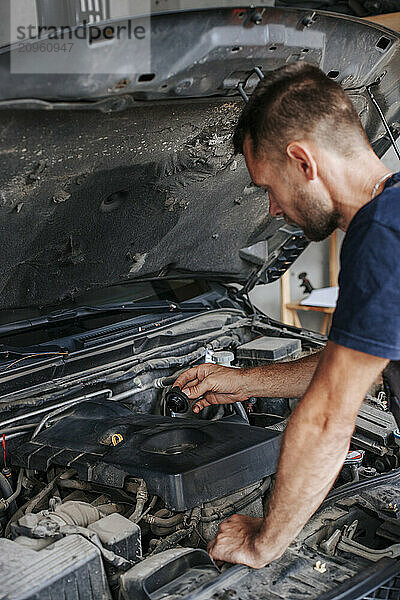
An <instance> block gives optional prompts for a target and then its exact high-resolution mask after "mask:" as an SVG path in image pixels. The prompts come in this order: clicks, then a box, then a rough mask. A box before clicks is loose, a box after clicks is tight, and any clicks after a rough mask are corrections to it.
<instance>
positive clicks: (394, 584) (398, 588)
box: [363, 576, 400, 600]
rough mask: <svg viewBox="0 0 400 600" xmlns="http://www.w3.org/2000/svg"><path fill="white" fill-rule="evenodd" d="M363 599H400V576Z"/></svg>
mask: <svg viewBox="0 0 400 600" xmlns="http://www.w3.org/2000/svg"><path fill="white" fill-rule="evenodd" d="M363 600H400V576H398V577H393V579H391V580H390V581H388V582H387V583H385V584H384V585H381V587H379V588H378V589H376V590H375V591H373V592H370V593H369V594H367V596H364V598H363Z"/></svg>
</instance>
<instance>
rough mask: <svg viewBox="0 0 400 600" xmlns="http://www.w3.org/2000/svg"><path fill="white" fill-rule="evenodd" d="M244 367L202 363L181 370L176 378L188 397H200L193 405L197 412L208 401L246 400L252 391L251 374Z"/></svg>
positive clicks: (211, 402) (214, 402)
mask: <svg viewBox="0 0 400 600" xmlns="http://www.w3.org/2000/svg"><path fill="white" fill-rule="evenodd" d="M248 373H249V371H247V370H246V369H233V368H231V367H221V366H220V365H213V364H209V363H205V364H203V365H199V366H198V367H193V368H192V369H189V370H188V371H185V372H184V373H182V374H181V375H180V376H179V377H178V379H177V380H176V381H175V383H174V386H178V387H180V388H181V390H182V391H183V392H184V393H185V394H186V395H187V396H188V397H189V398H190V399H191V400H196V398H200V396H202V398H201V399H200V400H199V401H198V402H196V403H195V404H194V405H193V412H195V413H198V412H200V411H201V410H202V409H203V408H205V407H206V406H210V405H211V404H232V403H233V402H242V401H243V400H247V399H248V398H250V397H251V396H252V395H253V394H252V392H251V383H252V376H251V375H250V376H249V375H248Z"/></svg>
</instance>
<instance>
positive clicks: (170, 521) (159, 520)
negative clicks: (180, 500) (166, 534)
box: [143, 513, 185, 529]
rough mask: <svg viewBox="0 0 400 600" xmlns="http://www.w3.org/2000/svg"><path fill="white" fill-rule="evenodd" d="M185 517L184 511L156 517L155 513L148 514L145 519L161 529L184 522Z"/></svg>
mask: <svg viewBox="0 0 400 600" xmlns="http://www.w3.org/2000/svg"><path fill="white" fill-rule="evenodd" d="M184 518H185V515H184V513H179V514H177V515H173V516H172V517H156V516H154V515H146V516H144V517H143V521H145V523H148V524H149V525H155V526H156V527H160V528H161V529H171V528H172V527H176V525H179V524H180V523H182V521H183V519H184Z"/></svg>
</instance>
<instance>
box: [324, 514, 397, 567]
mask: <svg viewBox="0 0 400 600" xmlns="http://www.w3.org/2000/svg"><path fill="white" fill-rule="evenodd" d="M357 527H358V521H357V520H356V521H353V522H352V523H351V524H350V525H345V526H344V527H343V530H342V531H340V530H339V529H336V531H334V533H333V534H332V535H331V537H330V538H329V539H327V540H324V541H323V542H321V544H320V546H321V549H322V550H324V551H325V552H326V553H327V554H328V555H330V556H334V555H335V554H336V552H337V551H338V550H341V551H342V552H348V553H350V554H355V555H356V556H361V557H362V558H366V559H367V560H370V561H371V562H378V561H379V560H381V558H398V557H399V556H400V544H393V545H392V546H389V547H388V548H383V549H379V550H378V549H375V548H368V547H367V546H364V545H363V544H360V543H358V542H355V541H354V539H353V537H354V535H355V533H356V530H357Z"/></svg>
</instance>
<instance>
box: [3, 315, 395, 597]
mask: <svg viewBox="0 0 400 600" xmlns="http://www.w3.org/2000/svg"><path fill="white" fill-rule="evenodd" d="M121 327H123V328H122V330H121V331H122V333H121V335H116V333H117V331H116V330H117V329H118V327H113V332H112V337H111V338H110V339H109V338H108V337H107V334H106V332H102V331H101V330H97V331H96V339H97V340H100V342H99V343H98V344H97V345H96V346H90V347H88V348H84V349H83V350H80V351H78V352H76V353H75V355H74V354H70V356H69V359H70V360H73V359H74V358H75V360H76V366H75V367H74V368H73V369H70V370H69V372H68V373H67V374H66V375H61V376H55V377H54V373H56V374H58V373H59V371H58V370H57V367H54V365H57V364H58V363H57V361H58V360H59V358H56V359H53V358H52V359H50V360H55V361H56V363H53V369H52V370H51V369H50V367H49V364H47V363H45V367H43V365H39V364H38V363H37V362H35V361H32V362H30V361H29V360H28V361H23V364H19V365H16V368H15V369H14V368H10V369H9V370H4V369H3V371H2V372H1V375H2V376H3V378H7V386H8V389H9V391H8V393H7V394H6V395H4V396H2V397H1V398H0V411H1V412H0V434H1V436H2V440H3V453H2V454H3V455H2V463H3V464H2V471H1V478H0V482H1V484H2V485H1V493H0V495H1V496H3V497H2V498H1V499H0V523H1V537H0V567H1V571H2V573H5V574H6V576H5V579H4V581H5V582H6V583H5V584H3V585H5V588H4V589H5V590H6V592H5V596H4V597H5V598H15V599H22V598H54V597H55V595H56V594H57V595H59V594H61V593H65V594H67V591H66V590H69V591H68V594H70V595H68V596H66V597H71V598H78V597H85V598H86V597H88V598H99V597H101V598H141V597H143V598H165V597H168V598H174V597H179V598H183V597H185V598H186V595H185V594H184V591H185V590H186V592H188V589H189V588H190V589H193V585H194V583H193V582H195V584H196V589H197V587H198V588H199V589H200V588H201V586H206V587H207V586H209V585H211V583H210V582H214V583H213V585H214V584H215V582H216V581H220V578H221V577H222V581H223V578H224V577H225V576H226V577H227V576H228V574H229V573H230V572H231V571H232V570H231V569H230V568H229V565H225V566H224V567H223V569H222V573H221V571H220V570H219V569H218V568H217V567H216V566H215V565H214V564H213V563H212V561H211V559H210V558H209V556H208V554H207V553H206V551H205V549H206V546H207V543H208V542H209V541H210V540H211V539H213V537H214V536H215V534H216V532H217V529H218V525H219V523H220V522H221V521H223V520H224V519H225V518H227V517H229V516H230V515H232V514H234V513H243V514H247V515H250V516H258V517H261V516H263V514H265V511H266V510H268V498H269V495H270V493H271V491H272V489H273V486H274V475H275V473H276V470H277V464H278V458H279V448H280V443H281V439H282V436H283V433H284V430H285V427H286V425H287V423H288V420H289V419H290V415H291V413H292V411H293V409H294V408H295V406H296V404H297V402H298V401H299V399H298V398H293V399H286V398H250V399H249V400H248V401H246V402H244V403H241V404H240V405H238V404H235V403H234V404H229V405H221V406H217V405H215V406H210V407H208V408H205V409H204V410H203V411H201V413H199V414H195V413H193V411H192V410H191V408H190V407H186V408H183V410H181V411H178V410H177V409H176V408H175V411H174V410H171V404H170V403H169V402H167V401H166V397H167V394H168V392H169V391H170V390H171V387H172V385H173V383H174V381H175V379H176V377H177V376H178V375H179V374H180V373H181V372H182V371H184V370H186V369H187V368H189V367H190V366H193V365H196V364H200V363H202V362H205V361H207V362H215V363H217V364H225V365H231V366H234V367H237V368H246V367H251V366H255V365H268V364H272V363H274V362H276V361H281V360H284V361H287V360H294V359H296V358H299V357H301V356H305V355H307V354H309V353H312V352H316V351H318V350H319V349H321V348H322V347H323V345H324V339H323V338H322V337H321V336H319V335H318V334H312V333H310V332H305V331H301V330H297V329H295V328H290V327H287V326H282V325H281V324H277V323H275V322H273V321H271V320H270V319H268V318H266V317H264V316H263V315H260V314H256V315H253V316H252V317H251V318H249V317H248V316H246V313H245V312H242V311H239V310H236V309H232V308H226V309H224V308H221V309H217V310H210V311H208V312H207V313H206V314H200V315H196V316H189V317H186V318H181V319H180V320H176V321H175V322H173V323H171V322H168V323H167V324H163V323H162V321H158V322H157V323H153V326H151V325H148V326H147V327H146V330H145V331H138V328H137V327H136V328H135V329H134V332H133V333H132V335H130V333H129V328H128V327H127V322H126V321H125V322H124V324H123V326H121ZM139 329H140V328H139ZM93 336H94V334H93ZM127 349H129V351H128V350H127ZM105 358H106V360H105ZM26 363H28V364H26ZM49 371H51V372H52V373H53V377H52V378H49V377H48V376H47V375H45V376H43V374H44V373H45V374H47V373H48V372H49ZM27 381H29V383H30V384H29V385H27ZM398 440H399V434H398V432H397V430H396V423H395V421H394V419H393V417H392V415H391V413H389V412H388V407H387V400H386V397H385V393H384V390H383V387H382V385H381V384H380V382H377V384H376V386H375V389H373V390H371V391H370V394H369V395H368V396H367V397H366V399H365V402H364V404H363V406H362V409H361V410H360V413H359V416H358V419H357V424H356V428H355V431H354V435H353V438H352V444H351V447H350V449H349V454H348V457H347V459H346V461H345V464H344V466H343V468H342V471H341V473H340V475H339V477H338V479H337V481H336V483H335V485H334V489H333V491H332V492H331V494H333V495H335V494H336V496H337V495H338V494H339V495H340V494H342V496H343V494H346V491H347V493H348V494H352V493H353V495H352V496H351V497H352V498H353V503H354V502H356V501H355V500H354V492H352V490H353V489H354V488H355V487H357V486H361V487H363V486H366V487H367V488H368V486H369V485H370V484H371V483H374V482H377V483H378V482H380V481H381V480H382V478H385V477H390V476H392V475H393V474H395V473H396V468H397V467H398V464H399V456H400V451H399V445H398V444H399V441H398ZM368 489H369V488H368ZM377 489H379V486H377ZM393 489H394V488H393V487H392V488H391V490H392V495H393ZM342 496H341V498H342ZM393 498H394V499H392V500H391V501H390V502H386V504H385V506H386V513H385V512H384V511H383V512H382V509H381V508H379V510H378V508H377V505H374V503H373V502H372V501H371V500H369V504H368V506H367V509H366V504H365V502H364V504H363V503H361V504H357V502H356V505H357V506H356V508H357V510H356V508H355V507H354V506H352V509H351V511H350V509H349V506H350V505H349V504H347V505H346V504H345V503H344V504H343V502H344V501H343V500H341V502H342V504H341V505H340V507H339V508H336V509H335V510H334V511H331V522H332V523H333V522H335V520H337V521H338V522H340V526H339V528H337V529H335V528H334V527H333V526H332V525H330V526H329V527H327V526H326V521H323V520H322V521H318V519H319V518H320V517H318V514H319V513H318V514H317V516H316V517H314V523H315V519H316V520H317V521H318V526H315V525H314V527H313V526H312V522H310V523H309V524H308V526H307V527H308V529H307V530H306V531H305V533H304V535H305V539H307V544H306V546H302V549H301V552H302V553H303V554H304V552H305V555H304V556H307V555H312V556H314V554H315V555H317V554H318V555H319V554H320V553H321V552H322V553H323V554H325V555H326V556H325V557H324V560H325V561H326V560H333V561H339V563H338V564H341V565H342V567H344V565H345V564H346V565H347V563H346V561H343V559H342V558H341V557H340V554H341V553H343V552H347V553H348V552H354V553H355V554H354V555H355V556H356V557H357V558H356V559H355V560H353V571H351V569H350V570H349V568H348V566H346V568H345V569H344V570H345V572H346V573H347V575H346V576H347V577H350V575H352V574H354V573H355V572H358V570H359V569H361V568H364V567H365V566H366V565H367V564H368V560H371V558H370V556H369V555H368V556H367V557H366V552H367V551H366V550H365V551H364V554H363V553H362V552H360V548H359V547H358V546H357V544H356V545H354V544H353V545H352V542H351V539H352V537H353V536H354V535H355V531H356V530H357V525H358V523H360V522H362V520H364V521H366V522H368V519H369V522H370V523H372V525H371V527H375V531H376V530H378V531H379V532H380V533H379V535H378V538H379V539H381V541H382V543H381V546H382V548H383V555H384V556H386V555H385V552H386V550H385V548H387V547H388V544H389V546H390V544H391V543H393V541H395V540H396V539H397V534H396V533H394V534H393V532H392V533H391V534H390V535H389V533H388V532H389V530H390V528H388V527H387V524H386V521H387V520H388V519H389V520H390V519H391V520H392V521H393V520H394V519H396V518H397V508H396V509H395V508H393V507H394V506H396V507H397V504H396V502H395V496H393ZM390 503H392V508H390V506H389V505H390ZM344 507H346V510H345V512H346V511H347V512H346V515H347V513H349V515H350V513H351V515H350V516H351V518H350V516H349V519H350V521H348V520H346V519H347V517H346V518H345V516H344V512H343V511H344ZM371 507H372V508H371ZM365 510H367V513H365ZM357 511H358V513H357ZM360 511H361V513H362V515H361V516H360V514H359V513H360ZM363 511H364V512H363ZM373 511H375V512H376V515H375V516H374V517H373V518H372V512H373ZM379 511H380V512H379ZM355 513H357V514H356V515H355ZM378 513H379V514H378ZM356 522H357V523H356ZM352 523H353V529H354V531H350V533H349V531H347V530H346V531H345V532H343V527H348V526H350V525H351V524H352ZM354 523H356V525H354ZM364 529H365V527H364ZM335 531H339V534H338V533H335ZM396 531H397V530H396ZM346 532H347V533H346ZM332 536H333V539H332ZM335 536H336V537H335ZM346 536H347V537H346ZM379 536H380V537H379ZM367 537H368V536H367ZM370 537H371V536H370ZM355 538H357V536H355ZM349 540H350V541H349ZM303 543H304V542H303ZM346 544H347V546H346ZM304 548H306V549H304ZM307 548H308V549H307ZM343 548H344V549H345V550H343ZM363 548H364V546H363ZM341 549H342V550H341ZM310 553H311V554H310ZM313 553H314V554H313ZM304 556H303V558H302V560H305V558H304ZM50 557H51V568H50V567H49V558H50ZM329 557H330V558H329ZM285 560H286V559H285ZM313 560H314V559H313ZM279 562H280V561H277V563H279ZM284 564H286V563H285V562H284V563H282V564H281V568H284V567H283V565H284ZM274 565H275V566H274V569H277V568H278V566H277V565H276V564H275V563H274ZM266 568H268V567H266ZM346 569H347V570H346ZM21 570H23V571H24V572H26V573H27V575H26V577H24V578H22V579H21V578H20V576H19V575H18V574H20V573H21V572H22V571H21ZM232 572H233V571H232ZM341 577H342V579H343V577H344V575H343V574H342V575H341ZM344 578H345V577H344ZM278 580H279V577H278ZM88 581H91V582H92V583H91V586H90V590H91V591H90V592H88V591H87V582H88ZM188 581H191V582H192V583H191V584H190V585H189V583H188ZM271 581H272V580H271ZM332 584H333V580H332ZM72 585H73V586H74V590H75V591H74V592H71V589H72V588H71V586H72ZM188 585H189V588H188ZM146 586H147V587H146ZM144 587H146V589H147V588H149V589H150V588H151V589H153V592H152V593H150V592H146V593H147V595H143V594H144V592H143V589H144ZM11 590H13V591H12V593H11ZM84 590H86V592H85V594H86V595H84V592H83V591H84ZM166 590H168V593H167V591H166ZM174 590H175V591H174ZM319 591H320V590H319ZM7 594H8V595H7ZM71 594H72V595H71ZM74 594H75V595H74ZM79 594H81V595H79ZM88 594H89V595H88ZM90 594H91V595H90ZM166 594H167V595H166ZM174 594H175V595H174ZM300 596H301V594H300ZM300 596H299V597H300ZM0 597H2V596H1V595H0ZM188 597H189V596H188ZM293 597H295V596H293ZM296 597H297V596H296ZM310 597H317V595H314V596H310Z"/></svg>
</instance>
